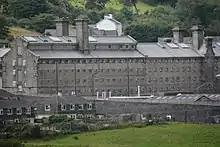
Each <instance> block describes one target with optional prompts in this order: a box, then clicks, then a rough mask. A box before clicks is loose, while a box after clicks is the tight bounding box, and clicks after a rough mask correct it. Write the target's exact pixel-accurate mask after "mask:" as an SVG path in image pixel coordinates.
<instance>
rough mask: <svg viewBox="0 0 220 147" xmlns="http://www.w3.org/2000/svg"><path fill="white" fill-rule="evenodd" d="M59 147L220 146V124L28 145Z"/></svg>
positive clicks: (151, 128)
mask: <svg viewBox="0 0 220 147" xmlns="http://www.w3.org/2000/svg"><path fill="white" fill-rule="evenodd" d="M31 144H32V145H39V147H40V145H41V144H42V145H43V144H44V145H45V144H48V145H51V146H54V147H56V146H59V147H68V146H73V147H74V146H75V147H220V125H194V124H173V125H164V126H147V127H145V128H127V129H121V130H109V131H100V132H94V133H84V134H77V135H70V136H66V137H63V138H57V139H55V140H50V141H35V142H31V143H29V144H27V147H31Z"/></svg>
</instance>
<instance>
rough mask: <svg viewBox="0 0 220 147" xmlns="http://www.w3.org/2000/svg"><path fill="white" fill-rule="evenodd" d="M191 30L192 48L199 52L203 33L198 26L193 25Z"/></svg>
mask: <svg viewBox="0 0 220 147" xmlns="http://www.w3.org/2000/svg"><path fill="white" fill-rule="evenodd" d="M191 30H192V46H193V48H194V49H195V50H199V49H200V47H201V46H202V44H203V39H204V32H203V28H202V26H200V25H195V26H193V27H192V28H191Z"/></svg>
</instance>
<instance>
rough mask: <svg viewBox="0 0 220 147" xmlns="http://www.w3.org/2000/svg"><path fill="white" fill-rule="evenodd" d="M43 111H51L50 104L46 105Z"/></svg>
mask: <svg viewBox="0 0 220 147" xmlns="http://www.w3.org/2000/svg"><path fill="white" fill-rule="evenodd" d="M44 110H45V111H46V112H49V111H51V104H50V105H46V104H45V106H44Z"/></svg>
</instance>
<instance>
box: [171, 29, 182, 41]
mask: <svg viewBox="0 0 220 147" xmlns="http://www.w3.org/2000/svg"><path fill="white" fill-rule="evenodd" d="M172 31H173V39H174V42H175V43H182V42H183V29H181V28H180V27H175V28H173V29H172Z"/></svg>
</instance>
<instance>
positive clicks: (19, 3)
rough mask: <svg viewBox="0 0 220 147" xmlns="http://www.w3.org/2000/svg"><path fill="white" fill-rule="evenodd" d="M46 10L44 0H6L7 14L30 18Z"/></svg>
mask: <svg viewBox="0 0 220 147" xmlns="http://www.w3.org/2000/svg"><path fill="white" fill-rule="evenodd" d="M46 10H47V1H46V0H8V15H10V16H13V17H15V18H19V19H20V18H30V17H34V16H35V15H38V14H40V13H44V12H46Z"/></svg>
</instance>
